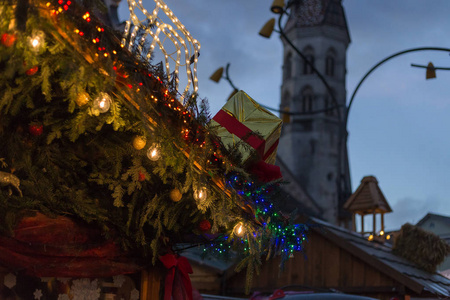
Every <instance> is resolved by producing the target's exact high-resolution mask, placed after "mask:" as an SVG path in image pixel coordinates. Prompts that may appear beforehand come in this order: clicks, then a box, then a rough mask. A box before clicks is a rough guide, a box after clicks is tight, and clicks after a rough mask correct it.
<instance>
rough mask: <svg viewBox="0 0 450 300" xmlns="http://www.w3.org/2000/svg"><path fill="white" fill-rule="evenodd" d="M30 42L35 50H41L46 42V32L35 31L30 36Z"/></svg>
mask: <svg viewBox="0 0 450 300" xmlns="http://www.w3.org/2000/svg"><path fill="white" fill-rule="evenodd" d="M28 42H29V44H30V46H31V49H33V51H34V52H39V51H40V50H41V49H42V48H43V44H44V32H42V31H40V30H39V31H34V32H33V34H32V36H31V37H29V38H28Z"/></svg>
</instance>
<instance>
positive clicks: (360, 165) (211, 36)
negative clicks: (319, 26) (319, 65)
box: [119, 0, 450, 230]
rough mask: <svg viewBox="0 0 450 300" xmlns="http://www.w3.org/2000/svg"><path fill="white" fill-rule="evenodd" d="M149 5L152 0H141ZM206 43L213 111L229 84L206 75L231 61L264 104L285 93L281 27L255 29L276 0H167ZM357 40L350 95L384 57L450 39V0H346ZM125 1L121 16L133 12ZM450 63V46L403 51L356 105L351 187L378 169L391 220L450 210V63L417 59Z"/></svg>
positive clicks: (242, 83)
mask: <svg viewBox="0 0 450 300" xmlns="http://www.w3.org/2000/svg"><path fill="white" fill-rule="evenodd" d="M143 2H144V6H146V8H147V9H148V10H152V9H153V7H154V2H153V1H151V0H144V1H143ZM165 2H166V4H167V5H168V6H169V7H170V8H171V10H172V11H173V12H174V14H175V15H176V16H177V17H178V19H180V20H181V22H182V23H183V24H184V25H185V26H186V28H187V29H188V30H189V31H190V33H191V35H192V36H193V37H194V38H196V39H197V40H198V41H199V42H200V44H201V50H200V53H201V56H200V58H199V62H198V73H199V74H198V75H199V94H200V97H201V98H207V99H208V102H209V106H210V110H211V114H212V115H214V114H215V113H216V112H217V111H218V110H219V109H220V108H221V107H222V105H223V104H224V103H225V100H226V99H227V98H228V96H229V94H230V93H231V92H232V88H231V87H230V86H229V84H228V83H227V82H226V81H225V80H222V81H221V82H220V83H218V84H217V83H215V82H213V81H211V80H209V79H208V78H209V76H210V75H211V74H212V73H213V72H214V71H215V70H216V69H217V68H218V67H221V66H223V67H225V65H226V64H227V63H230V64H231V66H230V77H231V79H232V81H233V83H234V84H235V85H236V86H237V87H238V88H240V89H242V90H244V91H246V92H247V93H248V94H249V95H250V96H251V97H252V98H253V99H255V100H256V101H258V102H260V103H261V104H263V105H266V106H270V107H274V108H278V105H279V102H280V86H281V66H282V46H281V41H280V39H279V36H278V35H277V34H276V33H274V34H273V35H272V37H271V39H265V38H263V37H261V36H259V35H258V32H259V30H260V28H261V27H262V26H263V25H264V23H265V22H266V21H267V20H269V19H270V18H272V17H276V16H275V15H273V14H272V13H271V12H270V9H269V8H270V5H271V3H272V1H271V0H221V1H220V0H170V1H169V0H167V1H165ZM343 5H344V9H345V13H346V17H347V23H348V27H349V31H350V37H351V44H350V46H349V48H348V52H347V99H349V98H350V96H351V94H352V92H353V90H354V89H355V87H356V85H357V84H358V82H359V81H360V79H361V78H362V77H363V76H364V74H365V73H366V72H367V71H368V70H369V69H370V68H371V67H372V66H373V65H375V64H376V63H378V62H379V61H380V60H382V59H384V58H386V57H388V56H390V55H392V54H394V53H396V52H399V51H402V50H406V49H410V48H417V47H442V48H450V41H449V40H448V34H449V31H450V18H449V16H450V3H449V1H448V0H428V1H423V0H409V1H392V0H377V1H368V0H344V1H343ZM128 14H129V13H128V8H127V3H126V1H125V0H122V3H121V4H120V10H119V17H120V19H121V20H126V19H127V18H128ZM430 61H432V62H433V63H434V65H435V66H439V67H450V56H449V52H437V51H422V52H416V53H409V54H405V55H402V56H399V57H396V58H394V59H392V60H390V61H388V62H386V63H385V64H383V65H382V66H380V67H379V68H377V70H375V72H374V73H372V74H371V75H370V76H369V77H368V78H367V80H366V81H365V82H364V83H363V85H362V86H361V88H360V89H359V91H358V93H357V95H356V97H355V100H354V103H353V105H352V108H351V111H350V115H349V123H348V131H349V142H348V147H349V159H350V169H351V179H352V188H353V190H355V189H356V188H357V187H358V185H359V183H360V181H361V179H362V177H364V176H366V175H373V176H375V177H376V178H377V179H378V182H379V186H380V188H381V190H382V191H383V193H384V195H385V197H386V199H387V200H388V202H389V203H390V205H391V207H392V209H393V210H394V212H393V213H391V214H388V215H386V216H385V223H386V227H387V229H388V230H389V229H397V228H399V227H400V226H401V225H402V224H403V223H406V222H410V223H416V222H417V221H419V220H420V219H421V218H422V217H423V216H425V215H426V213H428V212H432V213H437V214H442V215H447V216H450V205H449V199H450V176H449V175H448V173H449V170H448V169H449V167H450V155H449V154H448V153H449V149H450V134H449V133H450V118H449V117H448V115H450V97H449V93H450V88H449V87H450V85H449V84H448V83H449V82H450V72H449V71H437V78H436V79H431V80H425V69H419V68H413V67H411V66H410V65H411V63H415V64H420V65H426V64H428V62H430Z"/></svg>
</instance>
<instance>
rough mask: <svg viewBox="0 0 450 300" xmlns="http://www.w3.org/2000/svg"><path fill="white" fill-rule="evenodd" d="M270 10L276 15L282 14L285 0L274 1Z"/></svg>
mask: <svg viewBox="0 0 450 300" xmlns="http://www.w3.org/2000/svg"><path fill="white" fill-rule="evenodd" d="M270 10H271V11H272V12H273V13H274V14H278V15H279V14H282V13H283V10H284V0H273V3H272V6H271V7H270Z"/></svg>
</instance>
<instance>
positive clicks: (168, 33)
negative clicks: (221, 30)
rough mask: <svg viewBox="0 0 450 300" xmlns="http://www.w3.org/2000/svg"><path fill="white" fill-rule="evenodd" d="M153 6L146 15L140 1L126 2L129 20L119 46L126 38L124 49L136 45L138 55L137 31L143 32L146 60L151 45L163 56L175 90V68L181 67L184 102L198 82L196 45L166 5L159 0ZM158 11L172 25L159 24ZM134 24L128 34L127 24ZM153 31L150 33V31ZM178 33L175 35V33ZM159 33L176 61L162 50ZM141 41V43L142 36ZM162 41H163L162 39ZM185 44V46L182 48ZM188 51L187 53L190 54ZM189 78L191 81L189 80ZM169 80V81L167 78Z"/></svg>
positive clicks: (139, 51)
mask: <svg viewBox="0 0 450 300" xmlns="http://www.w3.org/2000/svg"><path fill="white" fill-rule="evenodd" d="M154 1H155V3H156V6H155V9H154V10H153V11H152V13H149V12H148V11H147V10H146V9H145V8H144V7H143V6H142V1H139V2H136V1H135V0H128V9H129V10H130V20H128V21H126V23H125V30H124V35H123V38H122V42H121V45H122V46H125V43H126V40H127V39H128V38H129V43H128V49H129V50H130V51H131V50H132V47H133V45H136V44H137V45H138V53H142V50H143V49H142V45H143V44H144V43H136V37H137V31H138V30H143V31H144V32H145V33H146V34H148V35H149V36H150V37H151V39H152V42H151V44H150V46H149V49H148V53H147V56H146V58H147V60H149V61H150V59H151V57H152V55H153V51H154V49H155V46H156V45H158V47H159V49H160V51H161V52H162V54H163V56H164V60H165V61H164V62H165V64H164V66H165V68H166V73H167V74H172V73H173V74H174V75H173V76H175V78H177V80H176V85H177V86H176V88H177V89H178V83H179V80H178V77H179V67H185V69H186V76H187V82H188V83H187V85H186V87H185V89H184V91H183V94H182V99H184V98H185V97H186V95H187V93H188V92H189V89H190V86H191V84H192V87H193V90H194V92H197V91H198V79H197V61H198V55H199V53H200V43H199V42H198V41H197V40H196V39H194V38H192V37H191V34H190V33H189V31H187V30H186V28H185V27H184V25H183V24H181V22H180V21H179V20H178V18H176V17H175V16H174V14H173V12H172V11H171V10H170V9H169V8H168V6H167V5H166V4H165V3H164V1H162V0H154ZM135 9H139V10H140V11H141V12H142V14H144V15H145V17H146V18H147V19H146V20H145V22H141V21H139V19H138V17H137V15H136V13H135ZM160 9H161V10H162V11H163V12H164V14H165V15H166V16H167V17H168V18H169V19H170V20H171V22H172V23H173V24H174V26H172V25H170V24H166V23H164V22H162V20H161V19H160V18H159V17H158V12H159V10H160ZM132 24H133V25H134V28H133V30H132V32H130V27H131V25H132ZM148 24H153V25H154V26H152V27H150V26H148ZM152 30H154V32H153V31H152ZM178 32H179V33H178ZM160 34H163V35H164V36H165V37H166V38H168V39H169V40H170V41H171V42H172V43H173V46H175V48H176V52H175V53H176V58H174V57H173V55H174V53H172V54H168V53H167V51H166V48H165V47H164V44H163V41H161V39H160V38H159V35H160ZM142 39H144V40H145V38H144V37H142ZM164 40H165V39H164ZM186 42H187V45H186ZM182 48H184V58H183V59H184V61H185V63H184V64H182V63H181V59H182V55H181V49H182ZM190 50H191V51H190ZM170 60H172V61H174V62H175V67H174V71H173V72H172V71H171V69H170V64H169V62H170ZM191 65H192V66H193V69H194V71H193V72H192V71H191V70H190V68H191ZM191 78H192V79H191ZM169 80H170V78H169Z"/></svg>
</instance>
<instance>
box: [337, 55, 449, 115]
mask: <svg viewBox="0 0 450 300" xmlns="http://www.w3.org/2000/svg"><path fill="white" fill-rule="evenodd" d="M427 50H432V51H446V52H450V49H449V48H439V47H419V48H412V49H407V50H403V51H400V52H397V53H394V54H392V55H390V56H388V57H386V58H385V59H383V60H381V61H380V62H378V63H377V64H376V65H374V66H373V67H372V68H371V69H370V70H369V71H367V73H366V74H365V75H364V76H363V77H362V78H361V80H360V81H359V83H358V85H357V86H356V88H355V90H354V91H353V94H352V96H351V98H350V101H349V103H348V106H347V110H346V112H345V124H347V122H348V114H349V113H350V108H351V107H352V104H353V100H354V99H355V95H356V93H357V92H358V90H359V88H360V87H361V85H362V84H363V82H364V80H366V78H367V77H368V76H369V75H370V74H371V73H372V72H373V71H375V69H376V68H378V67H379V66H381V65H382V64H384V63H385V62H387V61H388V60H390V59H392V58H394V57H397V56H399V55H402V54H405V53H409V52H417V51H427Z"/></svg>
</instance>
